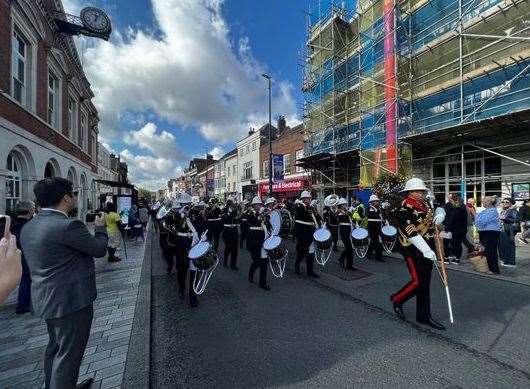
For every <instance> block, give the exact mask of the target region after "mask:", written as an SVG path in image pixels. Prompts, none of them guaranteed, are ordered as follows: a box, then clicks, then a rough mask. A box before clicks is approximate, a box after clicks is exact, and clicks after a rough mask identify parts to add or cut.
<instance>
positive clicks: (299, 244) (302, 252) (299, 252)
mask: <svg viewBox="0 0 530 389" xmlns="http://www.w3.org/2000/svg"><path fill="white" fill-rule="evenodd" d="M311 243H312V242H308V241H306V240H302V239H296V262H295V263H294V265H295V267H296V268H297V269H299V268H300V263H302V259H304V258H305V263H306V268H307V274H309V275H311V274H313V272H314V270H313V263H314V261H315V254H309V246H311Z"/></svg>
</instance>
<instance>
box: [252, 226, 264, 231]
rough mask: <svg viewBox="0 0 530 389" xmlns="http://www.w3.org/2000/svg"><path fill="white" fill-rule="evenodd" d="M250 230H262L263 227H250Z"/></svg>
mask: <svg viewBox="0 0 530 389" xmlns="http://www.w3.org/2000/svg"><path fill="white" fill-rule="evenodd" d="M250 229H251V230H256V231H257V230H261V231H263V227H250Z"/></svg>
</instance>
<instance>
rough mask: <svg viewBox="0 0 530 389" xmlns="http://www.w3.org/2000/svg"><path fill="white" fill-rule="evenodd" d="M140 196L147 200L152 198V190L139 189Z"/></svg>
mask: <svg viewBox="0 0 530 389" xmlns="http://www.w3.org/2000/svg"><path fill="white" fill-rule="evenodd" d="M138 197H139V198H143V199H146V200H151V191H150V190H148V189H145V188H140V189H138Z"/></svg>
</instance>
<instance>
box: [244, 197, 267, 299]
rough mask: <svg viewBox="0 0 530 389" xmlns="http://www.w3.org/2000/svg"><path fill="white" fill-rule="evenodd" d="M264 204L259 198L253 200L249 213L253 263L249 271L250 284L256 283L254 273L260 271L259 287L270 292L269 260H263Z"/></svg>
mask: <svg viewBox="0 0 530 389" xmlns="http://www.w3.org/2000/svg"><path fill="white" fill-rule="evenodd" d="M262 205H263V203H262V202H261V199H260V198H259V197H258V196H255V197H254V198H253V199H252V203H251V206H252V208H251V209H250V210H249V211H248V212H247V222H248V226H249V231H248V242H247V247H248V249H249V251H250V257H251V258H252V263H251V264H250V269H249V271H248V280H249V282H251V283H252V282H254V273H255V272H256V270H257V269H259V287H260V288H261V289H264V290H270V287H269V285H267V270H268V269H267V259H266V258H262V255H261V254H262V250H263V242H264V241H265V226H264V217H263V214H262V213H261V212H260V209H261V207H262Z"/></svg>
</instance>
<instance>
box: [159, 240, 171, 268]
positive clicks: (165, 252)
mask: <svg viewBox="0 0 530 389" xmlns="http://www.w3.org/2000/svg"><path fill="white" fill-rule="evenodd" d="M159 237H160V249H161V250H162V256H163V257H164V260H165V261H166V265H167V272H168V273H169V272H170V271H171V270H172V269H173V253H172V252H171V251H172V250H171V249H170V247H169V245H168V244H167V234H160V235H159Z"/></svg>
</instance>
